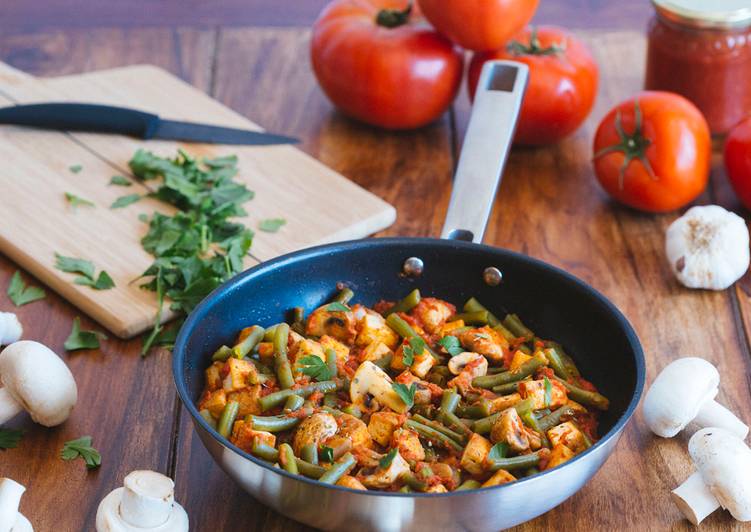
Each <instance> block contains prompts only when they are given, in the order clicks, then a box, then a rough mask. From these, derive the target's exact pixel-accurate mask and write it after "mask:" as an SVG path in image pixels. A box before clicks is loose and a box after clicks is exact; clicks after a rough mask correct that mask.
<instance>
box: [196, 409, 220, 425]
mask: <svg viewBox="0 0 751 532" xmlns="http://www.w3.org/2000/svg"><path fill="white" fill-rule="evenodd" d="M198 413H199V414H201V417H202V418H203V420H204V421H205V422H206V423H208V424H209V426H210V427H211V428H212V429H216V419H214V416H212V415H211V412H209V411H208V410H207V409H205V408H204V409H203V410H201V411H200V412H198Z"/></svg>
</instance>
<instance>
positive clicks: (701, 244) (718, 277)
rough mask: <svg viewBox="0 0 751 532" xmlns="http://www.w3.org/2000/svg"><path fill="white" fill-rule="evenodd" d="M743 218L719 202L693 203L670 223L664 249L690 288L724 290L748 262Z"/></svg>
mask: <svg viewBox="0 0 751 532" xmlns="http://www.w3.org/2000/svg"><path fill="white" fill-rule="evenodd" d="M748 245H749V237H748V229H747V228H746V223H745V222H744V221H743V218H741V217H740V216H738V215H737V214H734V213H732V212H729V211H726V210H725V209H723V208H722V207H720V206H718V205H705V206H701V207H692V208H690V209H689V210H688V211H687V212H686V214H684V215H683V216H681V217H680V218H678V219H677V220H676V221H674V222H673V223H672V224H670V227H668V230H667V235H666V241H665V251H666V253H667V256H668V261H669V262H670V267H671V268H672V269H673V273H674V274H675V276H676V277H677V278H678V280H679V281H680V282H681V283H682V284H684V285H685V286H687V287H689V288H708V289H711V290H724V289H725V288H727V287H729V286H730V285H732V284H733V283H734V282H735V281H737V280H738V279H740V278H741V277H742V276H743V274H744V273H745V272H746V270H747V269H748V265H749V248H748Z"/></svg>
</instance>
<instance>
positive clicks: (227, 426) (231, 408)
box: [216, 401, 240, 438]
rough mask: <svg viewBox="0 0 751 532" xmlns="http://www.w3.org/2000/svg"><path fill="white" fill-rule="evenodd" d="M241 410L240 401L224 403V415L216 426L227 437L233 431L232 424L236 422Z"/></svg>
mask: <svg viewBox="0 0 751 532" xmlns="http://www.w3.org/2000/svg"><path fill="white" fill-rule="evenodd" d="M239 411H240V403H239V402H237V401H227V404H226V405H224V410H222V416H221V417H220V418H219V423H218V424H217V426H216V431H217V432H218V433H219V434H221V435H222V436H224V437H225V438H229V435H230V433H231V432H232V425H234V424H235V419H237V412H239Z"/></svg>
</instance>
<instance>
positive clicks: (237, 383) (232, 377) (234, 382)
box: [222, 358, 258, 392]
mask: <svg viewBox="0 0 751 532" xmlns="http://www.w3.org/2000/svg"><path fill="white" fill-rule="evenodd" d="M222 374H223V375H224V380H223V381H222V387H223V388H224V391H225V392H232V391H235V390H240V389H242V388H245V387H246V386H248V384H249V382H250V381H253V382H255V383H257V382H258V371H257V370H256V367H255V366H254V365H253V364H252V363H251V362H248V361H247V360H240V359H237V358H230V359H229V360H227V362H225V364H224V367H223V368H222Z"/></svg>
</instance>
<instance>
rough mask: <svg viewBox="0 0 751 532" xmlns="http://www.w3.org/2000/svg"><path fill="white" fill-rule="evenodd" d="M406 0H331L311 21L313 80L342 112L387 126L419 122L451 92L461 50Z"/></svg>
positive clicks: (434, 114)
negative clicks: (312, 22) (429, 23)
mask: <svg viewBox="0 0 751 532" xmlns="http://www.w3.org/2000/svg"><path fill="white" fill-rule="evenodd" d="M409 6H410V3H409V2H408V1H407V0H334V1H333V2H331V3H330V4H329V5H328V6H326V8H324V10H323V11H322V12H321V14H320V15H319V17H318V20H316V23H315V25H314V26H313V36H312V40H311V58H312V62H313V71H314V72H315V75H316V78H318V83H320V85H321V88H322V89H323V91H324V92H325V93H326V95H327V96H328V97H329V99H330V100H331V101H332V102H333V103H334V105H336V106H337V107H338V108H339V109H340V110H341V111H342V112H344V113H345V114H347V115H349V116H351V117H353V118H357V119H359V120H362V121H363V122H366V123H368V124H372V125H375V126H381V127H385V128H390V129H409V128H416V127H420V126H424V125H425V124H428V123H430V122H432V121H433V120H435V119H436V118H438V117H439V116H440V115H441V114H442V113H443V112H444V111H446V109H448V107H449V105H451V102H452V101H453V100H454V97H455V96H456V93H457V90H458V89H459V85H460V83H461V79H462V68H463V58H462V54H461V52H460V51H459V50H458V49H457V48H456V47H455V46H454V45H453V44H452V43H451V42H450V41H449V40H448V39H446V38H445V37H443V36H442V35H440V34H438V33H437V32H436V31H435V30H433V28H431V27H430V26H429V25H428V24H427V23H426V22H425V21H424V20H423V19H422V17H421V16H420V14H419V13H416V12H415V11H414V10H413V9H410V7H409Z"/></svg>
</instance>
